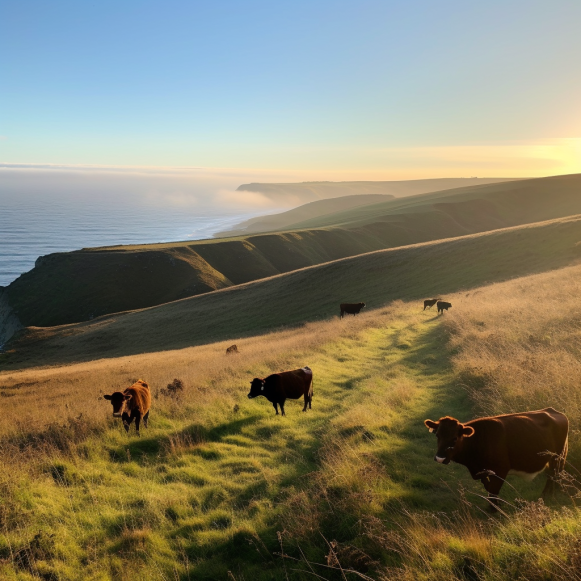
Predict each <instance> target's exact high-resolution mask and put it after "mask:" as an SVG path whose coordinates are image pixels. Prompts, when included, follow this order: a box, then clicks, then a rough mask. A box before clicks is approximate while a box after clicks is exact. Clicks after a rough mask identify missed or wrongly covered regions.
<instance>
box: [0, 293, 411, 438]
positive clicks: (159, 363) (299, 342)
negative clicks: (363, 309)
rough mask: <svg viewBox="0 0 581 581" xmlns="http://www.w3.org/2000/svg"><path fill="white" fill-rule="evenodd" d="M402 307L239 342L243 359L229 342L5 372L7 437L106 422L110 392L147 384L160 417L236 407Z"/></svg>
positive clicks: (0, 378) (0, 382)
mask: <svg viewBox="0 0 581 581" xmlns="http://www.w3.org/2000/svg"><path fill="white" fill-rule="evenodd" d="M400 305H401V303H399V302H396V303H394V304H393V305H392V306H391V307H387V308H385V309H382V310H381V311H380V312H379V313H378V311H374V312H367V313H362V314H360V315H358V316H357V317H349V318H348V319H345V320H344V321H341V320H339V319H338V318H335V319H333V320H331V321H326V322H320V323H307V324H306V325H303V326H301V327H298V328H295V329H291V330H285V331H279V332H274V333H269V334H267V335H262V336H258V337H253V338H249V339H239V340H237V342H236V343H237V345H238V350H239V353H238V354H235V355H226V348H227V347H229V346H230V345H231V341H227V342H221V343H213V344H211V345H204V346H200V347H190V348H186V349H178V350H174V351H163V352H160V353H148V354H143V355H132V356H128V357H119V358H115V359H102V360H97V361H90V362H87V363H79V364H72V365H66V366H62V367H46V368H33V369H29V370H23V371H16V372H10V371H4V372H0V396H1V397H2V400H0V401H3V402H4V404H5V405H4V406H3V420H2V422H1V423H0V437H4V438H6V436H8V435H16V434H21V435H22V434H24V433H37V432H39V431H42V430H43V429H46V428H47V427H48V426H51V425H52V424H54V423H59V424H63V425H64V424H67V423H68V422H74V421H75V420H76V419H77V418H79V416H81V414H82V420H84V421H87V422H97V423H98V422H102V420H103V417H104V416H105V415H110V413H109V412H110V409H109V408H110V405H109V403H108V402H106V401H104V400H103V399H102V396H103V394H105V393H111V392H113V391H117V390H123V389H125V388H126V387H128V386H130V385H131V384H132V383H133V382H135V381H136V380H137V379H139V378H143V379H145V380H146V381H147V382H148V383H149V385H150V387H151V391H152V395H153V397H154V403H153V405H152V418H153V417H155V413H156V409H160V408H162V409H169V408H170V407H171V406H173V407H175V408H176V410H175V413H180V411H179V410H180V408H182V409H183V408H184V407H187V408H188V413H190V416H191V412H192V411H193V412H194V413H195V414H196V415H199V416H200V417H201V416H204V414H205V411H206V408H209V407H212V406H213V405H214V404H215V402H216V400H217V399H220V400H222V403H223V405H225V406H228V407H229V408H232V407H233V406H234V405H235V402H236V400H237V399H238V398H239V396H240V394H241V393H243V394H246V393H247V391H248V389H249V381H250V380H251V379H252V377H254V375H253V374H254V373H256V374H257V375H260V374H263V375H264V374H268V373H269V370H271V369H286V368H288V367H289V365H292V364H293V363H294V358H295V357H296V353H297V351H298V352H303V353H304V365H308V364H309V352H312V350H313V349H316V348H319V347H320V346H322V345H324V344H325V343H326V342H329V341H332V340H333V339H336V338H338V337H340V336H344V337H352V336H354V335H355V334H357V333H358V332H360V331H361V330H363V329H365V328H367V327H370V326H373V325H375V324H377V317H378V314H379V316H385V315H387V314H389V313H391V312H394V311H395V310H397V308H399V306H400ZM152 332H153V333H154V332H155V330H152ZM291 353H292V355H290V354H291ZM174 378H179V379H181V380H182V381H183V382H184V384H185V386H186V389H185V391H184V393H183V394H182V395H181V396H180V398H179V402H176V401H174V400H173V399H172V398H167V397H164V396H163V395H161V394H160V391H161V390H162V389H164V388H165V387H166V386H167V384H169V383H170V382H172V381H173V379H174ZM315 390H316V378H315ZM190 407H192V408H193V410H190V409H189V408H190ZM204 417H205V416H204Z"/></svg>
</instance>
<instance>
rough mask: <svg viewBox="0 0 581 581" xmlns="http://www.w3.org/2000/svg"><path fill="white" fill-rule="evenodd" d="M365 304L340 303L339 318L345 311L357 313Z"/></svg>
mask: <svg viewBox="0 0 581 581" xmlns="http://www.w3.org/2000/svg"><path fill="white" fill-rule="evenodd" d="M364 306H365V303H341V304H340V305H339V308H340V309H341V319H342V318H343V315H344V314H345V313H347V314H349V315H353V316H355V315H357V314H358V313H359V311H360V310H361V309H362V308H363V307H364Z"/></svg>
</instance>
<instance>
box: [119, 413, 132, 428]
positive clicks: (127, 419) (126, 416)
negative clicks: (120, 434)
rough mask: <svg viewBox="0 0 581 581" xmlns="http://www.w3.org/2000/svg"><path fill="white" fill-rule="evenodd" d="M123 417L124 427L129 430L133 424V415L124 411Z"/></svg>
mask: <svg viewBox="0 0 581 581" xmlns="http://www.w3.org/2000/svg"><path fill="white" fill-rule="evenodd" d="M121 419H122V420H123V427H124V428H125V431H126V432H128V431H129V426H130V425H131V422H132V421H133V416H132V415H131V416H130V415H129V414H128V413H127V412H123V415H122V416H121Z"/></svg>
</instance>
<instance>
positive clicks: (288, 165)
mask: <svg viewBox="0 0 581 581" xmlns="http://www.w3.org/2000/svg"><path fill="white" fill-rule="evenodd" d="M580 23H581V2H580V1H579V0H571V1H566V0H555V1H553V2H546V0H544V1H536V0H503V1H490V0H489V1H487V2H466V1H459V0H450V1H446V0H443V1H440V2H433V1H432V0H425V1H408V2H402V1H397V2H395V1H381V2H380V1H365V0H364V1H359V2H345V1H328V0H318V1H313V0H310V1H308V2H307V1H303V0H293V1H292V2H287V1H281V2H272V1H269V2H267V1H250V0H249V1H244V2H241V1H236V2H235V1H215V2H207V1H205V2H200V1H196V0H192V1H175V0H173V1H172V0H165V1H164V2H160V1H142V0H140V1H136V0H135V1H134V0H124V1H119V0H116V1H108V0H100V1H99V2H84V1H81V2H79V1H78V0H75V1H70V2H64V1H59V0H55V1H53V2H46V1H29V0H18V1H16V0H12V1H10V0H7V1H4V2H2V4H1V6H0V162H2V163H48V164H64V165H67V164H70V165H74V164H95V165H105V166H145V167H147V166H167V167H178V166H179V167H184V166H187V167H206V168H237V169H239V170H240V171H241V172H243V173H244V175H245V176H248V179H247V180H244V181H259V180H260V179H263V180H264V178H265V176H268V178H270V180H271V181H276V179H277V178H278V179H279V180H287V181H302V180H308V179H330V180H334V179H339V180H340V179H415V178H426V177H444V176H445V177H462V176H465V177H469V176H472V175H479V176H506V177H510V176H541V175H554V174H561V173H574V172H581V108H580V107H579V103H581V76H580V75H579V72H578V69H579V62H580V61H581V34H579V25H580Z"/></svg>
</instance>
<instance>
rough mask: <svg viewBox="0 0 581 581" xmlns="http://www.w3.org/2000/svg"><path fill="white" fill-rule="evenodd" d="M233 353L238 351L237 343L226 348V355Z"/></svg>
mask: <svg viewBox="0 0 581 581" xmlns="http://www.w3.org/2000/svg"><path fill="white" fill-rule="evenodd" d="M232 353H238V347H237V346H236V345H230V347H228V349H226V355H232Z"/></svg>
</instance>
